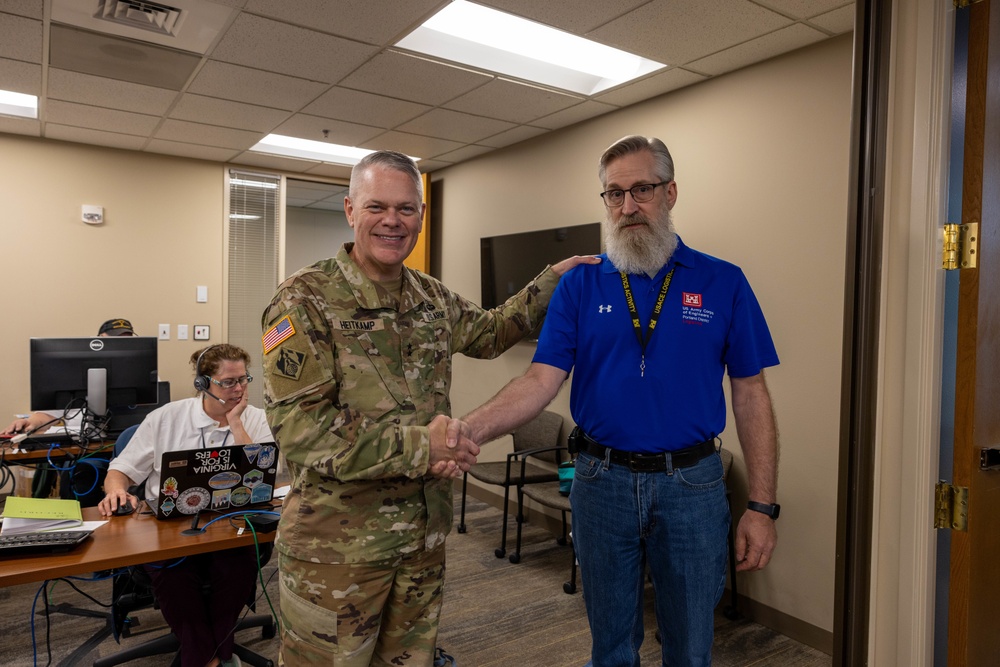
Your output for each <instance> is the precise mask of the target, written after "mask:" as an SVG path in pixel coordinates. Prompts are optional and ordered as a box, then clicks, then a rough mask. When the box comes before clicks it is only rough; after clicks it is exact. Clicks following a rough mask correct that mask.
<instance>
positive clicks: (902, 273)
mask: <svg viewBox="0 0 1000 667" xmlns="http://www.w3.org/2000/svg"><path fill="white" fill-rule="evenodd" d="M857 12H858V17H859V18H858V22H857V24H856V30H855V35H856V37H855V39H856V40H857V41H858V42H861V41H862V38H863V34H864V33H863V30H862V29H858V28H863V26H865V25H869V23H872V24H875V23H878V22H880V21H881V22H883V25H882V26H881V27H882V28H883V30H882V31H880V32H879V34H883V35H884V34H885V32H884V30H886V29H888V30H889V33H890V34H891V42H890V43H889V44H888V45H886V44H884V43H883V49H882V52H881V53H882V56H883V57H885V58H887V59H888V63H887V66H888V69H887V77H886V78H885V79H884V80H883V81H882V86H884V88H882V90H883V91H884V93H885V101H886V103H887V106H886V107H885V109H884V112H885V135H884V139H885V143H884V146H883V147H882V149H883V155H884V158H885V161H884V172H883V173H882V174H881V178H879V179H877V180H874V181H873V183H874V187H873V189H874V191H875V196H876V197H878V196H879V195H881V199H882V201H881V202H880V205H879V207H878V208H877V209H874V208H873V209H872V211H871V213H870V215H871V219H869V220H867V221H866V220H865V218H861V217H858V223H857V225H852V228H853V227H855V226H861V227H863V229H862V230H861V231H862V232H867V233H868V235H869V245H868V246H866V247H865V250H866V251H868V254H867V255H862V254H856V255H855V258H856V261H855V266H852V267H849V268H850V269H852V270H851V271H850V272H849V275H850V276H859V275H862V274H864V273H866V272H867V274H868V275H871V276H874V278H872V280H870V281H869V288H870V290H871V291H869V292H868V296H869V298H870V302H869V303H867V304H866V305H867V307H868V308H870V310H869V311H868V312H867V313H865V317H864V318H858V317H854V318H853V319H852V320H851V321H852V322H853V325H854V326H853V327H852V328H851V329H850V330H846V331H845V341H848V342H845V352H846V351H847V347H846V346H847V345H848V344H849V341H851V340H855V338H854V337H855V336H858V338H857V340H861V341H864V342H865V343H866V344H867V345H868V346H869V347H867V348H865V349H863V350H862V353H863V354H867V355H868V362H869V363H868V364H867V365H866V366H864V367H863V368H864V369H865V370H866V371H869V372H871V373H872V375H871V376H869V379H870V378H871V377H874V378H875V380H874V384H875V386H874V389H871V390H870V391H868V389H867V388H866V387H865V386H864V385H863V382H864V378H859V377H857V376H856V375H855V373H856V372H857V369H858V364H857V362H856V360H855V361H854V365H853V366H852V367H849V364H851V363H852V360H851V359H849V358H848V357H847V356H846V355H845V375H844V377H843V386H844V387H845V389H844V392H845V397H848V398H849V397H851V396H852V395H854V396H856V395H857V394H858V392H859V391H861V389H865V390H866V391H868V393H867V394H866V399H867V402H865V403H863V404H860V405H861V408H862V409H858V410H853V411H852V410H848V409H847V408H848V407H849V405H851V404H850V402H849V401H848V398H845V404H844V407H845V410H844V412H845V418H844V427H843V428H842V437H841V450H842V460H843V459H844V458H845V457H846V458H847V459H848V460H851V456H852V455H853V456H856V457H862V459H861V460H860V461H858V460H854V461H853V464H854V465H855V466H856V468H857V469H856V470H855V473H854V474H851V469H850V468H846V469H845V468H844V467H843V466H842V470H841V489H842V492H841V498H840V499H839V500H838V503H839V506H840V511H839V512H838V543H837V549H838V576H837V586H838V588H837V590H838V591H842V592H838V594H837V608H836V612H835V640H834V641H835V646H834V652H835V653H834V655H835V660H834V664H836V665H862V664H873V665H890V664H900V665H902V664H905V665H917V666H919V665H932V664H933V657H934V652H933V640H934V632H933V624H934V576H935V567H936V535H935V532H934V528H933V514H934V511H933V510H934V484H935V482H936V481H937V475H938V468H939V464H938V448H939V439H940V438H939V432H940V431H939V429H940V421H941V420H940V406H941V375H942V363H941V361H942V359H941V350H942V340H943V312H944V274H943V272H942V271H941V269H940V268H939V267H940V262H941V247H942V239H941V232H940V227H941V225H942V224H943V223H944V222H946V218H945V216H946V213H947V194H948V193H947V171H948V147H949V143H950V137H949V119H950V101H951V100H950V95H951V78H952V77H951V63H952V40H953V35H954V13H955V9H954V6H953V5H952V3H951V2H949V1H948V0H917V1H916V2H911V1H910V0H867V1H865V0H858V6H857ZM860 46H861V45H859V48H860ZM858 53H859V50H858V49H856V54H858ZM868 57H871V53H869V54H868ZM864 64H865V60H864V59H859V57H858V56H857V55H856V59H855V76H856V77H863V76H864V75H865V74H864V67H863V65H864ZM871 110H872V107H871V106H870V105H868V106H863V107H858V105H857V104H856V113H870V112H871ZM857 145H859V146H860V145H862V144H857ZM869 148H871V149H873V150H876V151H877V150H878V148H879V147H878V145H877V144H875V145H874V146H873V145H871V144H869ZM855 155H856V156H857V158H856V160H855V161H854V162H855V163H857V164H858V165H860V164H861V163H862V162H863V161H864V160H865V159H869V160H873V159H874V157H873V156H872V155H866V154H864V153H861V152H857V153H855ZM853 182H854V183H855V184H857V183H858V181H857V180H855V181H853ZM855 187H856V190H855V192H854V193H852V194H853V199H852V203H859V202H862V203H863V202H864V201H865V200H866V198H867V195H868V194H869V193H868V192H865V191H863V190H862V189H861V188H858V187H857V185H856V186H855ZM873 201H874V200H873ZM851 210H852V213H853V214H854V215H857V211H860V210H862V209H861V206H860V205H859V206H858V207H856V208H852V209H851ZM879 214H880V215H881V217H880V218H879ZM873 221H874V222H880V223H881V226H880V228H879V229H876V228H875V227H874V222H873ZM866 225H867V228H864V227H865V226H866ZM876 245H877V246H878V251H877V252H871V251H872V250H873V248H874V247H875V246H876ZM852 250H853V246H852ZM873 292H874V293H873ZM847 297H848V300H849V303H848V309H850V308H851V307H852V306H853V305H855V303H856V302H850V300H851V298H852V293H851V292H849V293H848V294H847ZM849 312H853V311H850V310H849ZM859 320H860V321H859ZM859 324H864V325H866V326H865V327H863V328H862V330H861V331H860V332H858V331H857V327H858V326H859ZM857 353H858V351H857V350H852V354H857ZM865 457H870V458H869V459H867V462H868V463H869V465H865V463H866V460H865ZM859 464H860V465H859ZM866 520H867V521H870V523H869V524H868V525H867V526H866V525H865V522H866ZM866 535H867V537H868V541H867V544H866V543H865V537H866ZM849 536H853V537H854V539H853V540H850V539H847V538H848V537H849ZM842 537H843V538H844V539H843V540H842V539H841V538H842ZM866 547H867V549H866ZM841 584H843V586H841Z"/></svg>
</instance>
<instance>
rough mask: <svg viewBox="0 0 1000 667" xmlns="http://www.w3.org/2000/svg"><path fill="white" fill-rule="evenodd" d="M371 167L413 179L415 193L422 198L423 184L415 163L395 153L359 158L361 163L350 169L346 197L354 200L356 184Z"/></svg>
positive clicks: (383, 152) (380, 152)
mask: <svg viewBox="0 0 1000 667" xmlns="http://www.w3.org/2000/svg"><path fill="white" fill-rule="evenodd" d="M373 167H387V168H389V169H395V170H396V171H401V172H403V173H404V174H407V175H409V176H410V178H412V179H413V184H414V185H415V186H416V187H417V193H418V194H419V195H420V198H421V199H423V198H424V183H423V181H422V180H421V178H420V170H419V169H417V163H416V162H414V161H413V160H412V159H411V158H410V156H408V155H403V154H402V153H399V152H396V151H375V152H374V153H369V154H368V155H366V156H364V157H363V158H361V161H360V162H358V163H357V164H356V165H354V168H353V169H351V186H350V190H349V191H348V196H349V197H350V198H351V199H352V200H354V198H355V194H356V191H357V187H358V182H359V181H360V180H361V178H362V177H363V176H364V174H365V172H367V171H368V170H369V169H371V168H373Z"/></svg>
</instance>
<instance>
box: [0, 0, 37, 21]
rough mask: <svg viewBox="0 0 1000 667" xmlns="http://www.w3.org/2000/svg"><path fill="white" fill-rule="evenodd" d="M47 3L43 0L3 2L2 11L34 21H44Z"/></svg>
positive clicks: (0, 9) (7, 0) (6, 0)
mask: <svg viewBox="0 0 1000 667" xmlns="http://www.w3.org/2000/svg"><path fill="white" fill-rule="evenodd" d="M44 8H45V3H44V2H42V0H3V2H0V11H3V12H6V13H8V14H17V15H18V16H27V17H28V18H32V19H38V20H41V19H42V14H43V10H44Z"/></svg>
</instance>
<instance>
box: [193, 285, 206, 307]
mask: <svg viewBox="0 0 1000 667" xmlns="http://www.w3.org/2000/svg"><path fill="white" fill-rule="evenodd" d="M194 292H195V297H194V298H195V301H197V302H198V303H208V285H198V286H197V287H196V288H195V290H194Z"/></svg>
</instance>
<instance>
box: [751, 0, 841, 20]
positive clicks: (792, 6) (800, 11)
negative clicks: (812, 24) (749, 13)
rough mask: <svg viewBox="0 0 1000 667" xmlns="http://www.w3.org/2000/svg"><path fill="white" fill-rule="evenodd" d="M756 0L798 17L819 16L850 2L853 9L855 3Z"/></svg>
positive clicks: (806, 0) (824, 0)
mask: <svg viewBox="0 0 1000 667" xmlns="http://www.w3.org/2000/svg"><path fill="white" fill-rule="evenodd" d="M756 2H758V3H759V4H761V5H764V6H765V7H770V8H771V9H774V10H775V11H779V12H781V13H782V14H786V15H788V16H791V17H794V18H796V19H808V18H812V17H813V16H819V15H820V14H825V13H827V12H829V11H831V10H833V9H837V8H840V7H843V6H844V5H845V4H850V5H851V8H852V10H853V5H854V3H845V2H844V0H756Z"/></svg>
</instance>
